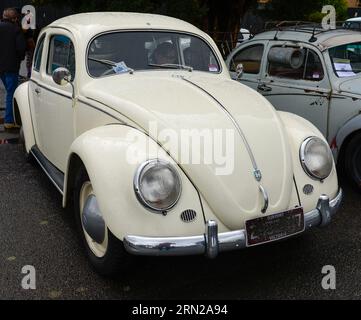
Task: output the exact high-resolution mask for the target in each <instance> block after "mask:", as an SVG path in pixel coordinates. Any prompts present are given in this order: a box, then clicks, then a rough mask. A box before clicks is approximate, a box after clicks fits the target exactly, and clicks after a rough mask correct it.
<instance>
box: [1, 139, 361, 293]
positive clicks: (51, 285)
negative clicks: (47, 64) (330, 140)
mask: <svg viewBox="0 0 361 320" xmlns="http://www.w3.org/2000/svg"><path fill="white" fill-rule="evenodd" d="M0 164H1V165H0V177H1V178H0V246H1V247H0V299H181V298H183V299H335V298H338V299H346V298H347V299H358V298H360V297H361V281H360V280H361V270H360V266H361V234H360V229H361V215H360V214H361V213H360V208H361V199H360V196H359V195H358V194H357V193H355V192H354V191H353V190H351V189H350V188H349V187H348V186H347V184H346V185H344V189H345V194H346V199H345V204H344V206H343V209H342V210H341V211H340V212H339V215H338V216H337V218H336V219H335V220H334V221H333V223H332V225H330V226H329V227H328V228H326V229H323V230H318V229H317V230H313V231H311V232H308V233H306V234H304V235H302V236H301V237H298V238H294V239H291V240H288V241H285V242H281V243H277V244H272V245H267V246H263V247H258V248H254V249H249V250H245V251H240V252H232V253H227V254H222V255H221V256H219V258H218V259H217V260H215V261H209V260H206V259H204V258H203V257H186V258H139V259H137V263H136V265H135V267H134V268H133V269H132V270H129V272H128V273H126V274H123V275H121V276H120V277H119V278H118V279H113V280H109V279H103V278H101V277H99V276H98V275H96V274H95V273H94V272H93V271H92V270H91V268H90V266H89V265H88V263H87V260H86V258H85V256H84V254H83V250H82V247H81V244H80V241H79V240H78V236H77V232H76V229H75V225H74V220H73V217H72V214H71V213H69V212H66V211H64V210H63V209H62V208H61V197H60V195H59V194H58V192H57V191H56V189H55V188H54V187H53V186H52V184H51V183H50V182H49V181H48V179H47V177H46V176H45V174H44V173H43V172H42V171H41V169H40V168H39V167H38V166H36V165H32V164H29V163H26V162H25V160H24V159H23V157H22V153H21V148H20V146H19V145H1V146H0ZM25 265H32V266H34V267H35V268H36V271H37V289H36V290H31V291H27V290H23V289H22V287H21V280H22V278H23V275H22V274H21V269H22V267H23V266H25ZM324 265H333V266H334V267H335V268H336V271H337V289H336V290H335V291H325V290H323V289H322V287H321V280H322V277H323V275H322V274H321V269H322V267H323V266H324Z"/></svg>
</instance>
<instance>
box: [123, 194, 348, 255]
mask: <svg viewBox="0 0 361 320" xmlns="http://www.w3.org/2000/svg"><path fill="white" fill-rule="evenodd" d="M342 198H343V192H342V190H341V189H340V191H339V193H338V195H337V196H336V198H335V199H333V200H331V201H330V200H329V198H328V196H325V195H323V196H321V197H320V199H319V200H318V203H317V207H316V209H314V210H312V211H310V212H307V213H305V229H306V230H307V229H310V228H313V227H324V226H326V225H328V224H329V223H330V222H331V219H332V217H333V215H334V214H335V213H336V212H337V210H338V209H339V207H340V205H341V202H342ZM123 243H124V246H125V249H126V250H127V251H128V252H129V253H131V254H134V255H140V256H185V255H202V254H204V255H206V256H207V257H208V258H215V257H217V255H218V253H219V252H224V251H231V250H239V249H243V248H246V247H247V241H246V231H245V230H237V231H232V232H226V233H218V226H217V222H215V221H212V220H211V221H208V222H207V224H206V230H205V234H203V235H199V236H193V237H174V238H171V237H165V238H155V237H139V236H127V237H125V238H124V240H123Z"/></svg>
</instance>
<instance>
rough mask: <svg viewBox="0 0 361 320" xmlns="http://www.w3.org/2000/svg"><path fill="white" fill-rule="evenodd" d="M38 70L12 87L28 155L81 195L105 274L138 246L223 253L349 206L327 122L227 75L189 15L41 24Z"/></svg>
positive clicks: (97, 264)
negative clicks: (325, 131) (317, 123)
mask: <svg viewBox="0 0 361 320" xmlns="http://www.w3.org/2000/svg"><path fill="white" fill-rule="evenodd" d="M33 68H34V69H33V73H32V78H31V80H30V81H29V82H28V83H25V84H23V85H21V86H20V87H19V88H18V89H17V91H16V94H15V98H14V111H15V114H16V121H17V123H18V124H19V125H21V126H22V130H21V133H22V137H23V142H24V145H25V150H26V154H27V155H28V156H31V157H34V158H35V159H36V160H37V161H38V163H39V164H40V166H41V167H42V169H43V170H44V171H45V173H46V174H47V176H48V177H49V178H50V180H51V181H52V182H53V183H54V185H55V186H56V188H57V189H58V190H59V192H61V194H62V195H63V206H64V207H66V206H69V205H74V207H75V213H76V219H77V222H78V226H79V231H80V232H81V235H82V237H83V239H84V243H85V247H86V251H87V255H88V256H89V259H90V261H91V263H92V265H93V266H94V268H95V269H96V270H97V271H98V272H99V273H101V274H113V273H114V272H117V271H119V270H121V269H122V268H123V267H125V266H126V265H127V262H128V261H129V257H130V255H129V253H130V254H134V255H150V256H152V255H154V256H176V255H194V254H204V255H206V256H208V257H209V258H214V257H216V256H217V254H218V253H219V252H222V251H229V250H236V249H242V248H246V247H251V246H256V245H260V244H264V243H268V242H271V241H276V240H281V239H285V238H287V237H290V236H294V235H296V234H300V233H302V232H303V231H305V230H306V229H308V228H311V227H316V226H325V225H327V224H328V223H329V222H330V220H331V218H332V216H333V214H335V213H336V211H337V209H338V207H339V205H340V202H341V199H342V191H341V190H340V189H339V187H338V181H337V175H336V171H335V165H334V161H333V158H332V154H331V151H330V149H329V147H328V144H327V142H326V141H325V139H324V138H323V137H322V135H321V133H320V132H319V131H318V130H317V129H316V128H315V127H314V126H313V125H311V124H310V123H309V122H307V121H306V120H303V119H302V118H299V117H298V116H296V115H292V114H289V113H284V112H276V111H275V109H274V108H273V107H272V106H271V105H270V103H269V102H267V100H266V99H264V98H263V97H262V96H261V95H259V94H258V93H256V92H254V91H253V90H251V89H249V88H247V87H246V86H243V85H242V84H239V83H237V82H235V81H232V79H231V77H230V75H229V72H228V70H227V68H226V65H225V63H224V62H223V61H222V57H221V54H220V53H219V51H218V49H217V47H216V45H215V44H214V42H213V41H212V39H211V38H210V37H209V36H207V34H205V33H203V32H201V31H200V30H199V29H197V28H195V27H194V26H192V25H190V24H188V23H186V22H183V21H180V20H177V19H173V18H169V17H164V16H157V15H147V14H134V13H90V14H80V15H74V16H69V17H66V18H63V19H61V20H58V21H56V22H54V23H53V24H51V25H50V26H49V27H47V28H46V29H44V30H43V31H42V33H41V34H40V37H39V40H38V44H37V49H36V52H35V58H34V67H33ZM185 136H186V137H188V140H187V143H185V140H184V139H186V138H184V137H185ZM189 138H190V140H191V141H190V142H189ZM176 142H178V144H177V143H176ZM176 144H177V146H175V145H176ZM189 150H191V151H192V152H190V157H189V156H188V151H189ZM224 150H225V151H226V152H224ZM197 152H198V157H197ZM217 154H218V155H221V156H222V157H217ZM219 158H220V159H221V160H222V159H223V160H224V161H223V162H221V161H219Z"/></svg>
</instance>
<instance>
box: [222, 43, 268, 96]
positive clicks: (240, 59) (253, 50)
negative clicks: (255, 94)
mask: <svg viewBox="0 0 361 320" xmlns="http://www.w3.org/2000/svg"><path fill="white" fill-rule="evenodd" d="M264 51H265V43H263V42H252V44H249V45H246V46H242V47H240V49H239V50H236V51H234V52H233V53H232V54H231V55H230V57H229V58H228V59H227V65H228V68H229V71H230V74H231V77H232V79H234V80H237V81H241V82H242V83H244V84H245V85H247V86H249V87H251V88H252V89H254V90H257V88H258V85H259V82H260V80H261V70H262V57H263V53H264ZM239 64H242V65H243V72H244V73H243V76H242V79H241V80H239V79H237V72H236V70H237V66H238V65H239Z"/></svg>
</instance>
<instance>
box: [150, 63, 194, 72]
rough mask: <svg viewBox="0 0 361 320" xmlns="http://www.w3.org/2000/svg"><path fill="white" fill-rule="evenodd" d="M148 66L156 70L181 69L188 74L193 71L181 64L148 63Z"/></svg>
mask: <svg viewBox="0 0 361 320" xmlns="http://www.w3.org/2000/svg"><path fill="white" fill-rule="evenodd" d="M148 66H150V67H157V68H164V69H183V70H187V71H189V72H192V71H193V68H192V67H189V66H185V65H183V64H174V63H165V64H155V63H150V64H148Z"/></svg>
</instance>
